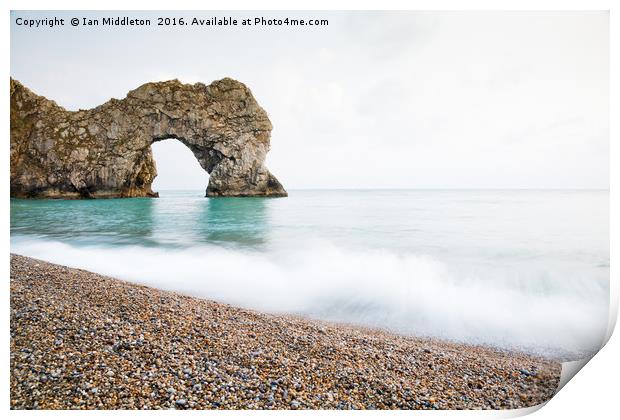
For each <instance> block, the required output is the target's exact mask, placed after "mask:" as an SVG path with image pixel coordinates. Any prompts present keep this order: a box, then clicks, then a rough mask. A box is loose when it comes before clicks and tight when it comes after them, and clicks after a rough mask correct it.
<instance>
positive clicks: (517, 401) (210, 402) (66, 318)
mask: <svg viewBox="0 0 620 420" xmlns="http://www.w3.org/2000/svg"><path fill="white" fill-rule="evenodd" d="M113 263H114V262H113V261H110V264H113ZM248 275H249V276H251V273H248ZM179 281H180V282H182V281H183V279H182V278H179ZM560 370H561V368H560V364H559V363H557V362H554V361H550V360H545V359H541V358H537V357H532V356H528V355H524V354H519V353H511V352H504V351H499V350H495V349H490V348H485V347H479V346H468V345H463V344H455V343H448V342H442V341H437V340H430V339H421V338H415V337H405V336H400V335H396V334H391V333H388V332H384V331H379V330H371V329H367V328H362V327H354V326H348V325H339V324H332V323H326V322H320V321H314V320H309V319H305V318H302V317H298V316H289V315H271V314H264V313H259V312H256V311H251V310H246V309H240V308H236V307H233V306H230V305H226V304H222V303H217V302H213V301H209V300H205V299H198V298H193V297H189V296H185V295H181V294H178V293H172V292H166V291H161V290H158V289H153V288H149V287H145V286H140V285H136V284H132V283H128V282H124V281H121V280H116V279H113V278H110V277H105V276H101V275H98V274H94V273H90V272H88V271H84V270H77V269H72V268H67V267H64V266H60V265H55V264H50V263H46V262H43V261H39V260H35V259H32V258H27V257H22V256H17V255H11V388H10V396H11V408H12V409H32V408H35V409H37V408H38V409H95V408H100V409H159V408H176V409H192V408H193V409H478V408H483V409H510V408H522V407H528V406H532V405H537V404H540V403H542V402H545V401H547V400H548V399H549V398H551V396H552V395H553V394H554V392H555V389H556V387H557V385H558V382H559V378H560Z"/></svg>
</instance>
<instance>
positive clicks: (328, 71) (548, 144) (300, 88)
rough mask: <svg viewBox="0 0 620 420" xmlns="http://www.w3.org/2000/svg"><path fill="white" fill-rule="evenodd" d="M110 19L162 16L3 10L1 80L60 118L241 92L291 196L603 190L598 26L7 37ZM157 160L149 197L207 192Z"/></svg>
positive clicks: (565, 15) (352, 25)
mask: <svg viewBox="0 0 620 420" xmlns="http://www.w3.org/2000/svg"><path fill="white" fill-rule="evenodd" d="M119 14H120V15H122V16H125V15H127V16H132V17H138V16H142V17H150V18H151V19H152V20H153V21H156V16H159V15H162V13H161V12H156V13H145V12H136V13H127V12H118V13H115V12H103V13H91V12H79V13H76V12H13V13H12V14H11V20H12V25H11V75H12V76H13V77H15V78H16V79H18V80H20V81H21V82H22V83H24V84H25V85H26V86H28V87H30V88H31V89H33V90H34V91H35V92H36V93H39V94H42V95H45V96H47V97H48V98H50V99H54V100H55V101H56V102H57V103H59V104H60V105H62V106H64V107H66V108H68V109H78V108H90V107H93V106H96V105H99V104H101V103H103V102H105V101H106V100H108V99H109V98H110V97H116V98H123V97H124V96H125V94H126V93H127V92H128V91H129V90H131V89H134V88H136V87H137V86H139V85H141V84H142V83H145V82H149V81H159V80H167V79H172V78H178V79H180V80H181V81H183V82H191V83H193V82H197V81H201V82H204V83H210V82H211V81H213V80H216V79H219V78H222V77H225V76H228V77H232V78H235V79H238V80H240V81H242V82H244V83H246V84H247V85H248V86H249V87H250V89H252V91H253V93H254V96H255V97H256V99H257V100H258V102H259V103H260V104H261V105H262V106H263V107H264V108H265V110H266V111H267V112H268V113H269V116H270V118H271V121H272V123H273V125H274V130H273V133H272V142H271V152H270V153H269V155H268V158H267V166H268V167H269V169H270V170H271V171H272V172H273V173H274V174H275V175H276V177H278V179H279V180H280V181H281V182H282V184H283V185H284V186H285V187H286V188H288V189H294V188H608V187H609V115H608V113H609V109H608V102H609V97H608V90H609V71H608V68H609V61H608V45H609V43H608V14H607V13H606V12H600V13H598V12H473V11H472V12H404V13H403V12H395V13H377V12H325V13H321V12H308V13H303V12H290V13H282V14H280V15H282V16H289V17H293V18H299V17H310V16H311V17H320V18H321V17H327V18H328V19H329V26H328V27H304V28H299V27H297V28H292V27H288V28H287V27H280V28H258V27H250V28H243V27H227V28H213V27H190V26H186V27H169V28H165V27H164V28H158V27H156V26H154V27H153V26H152V27H145V28H110V27H103V28H102V27H100V28H83V27H78V28H73V27H71V26H69V27H58V28H53V29H50V28H39V29H26V28H24V27H18V26H16V25H15V18H16V17H26V18H43V17H53V16H63V17H65V18H69V19H70V18H71V17H74V16H79V17H82V16H93V17H102V16H117V15H119ZM165 14H166V15H167V16H177V17H180V16H186V17H190V16H197V17H200V18H205V17H210V16H215V15H220V16H221V15H227V16H230V15H233V13H225V12H217V13H215V12H184V13H176V14H175V13H173V12H165ZM234 15H235V16H236V17H237V18H238V19H242V18H244V17H254V16H255V15H262V16H269V15H270V13H269V12H266V11H263V12H238V13H234ZM271 15H274V14H271ZM154 151H155V158H156V162H157V165H158V170H159V173H160V176H159V177H158V178H157V179H156V182H155V189H156V190H157V189H171V188H197V189H204V188H205V187H206V177H205V175H204V174H203V173H202V169H201V168H200V167H199V165H198V163H197V162H196V161H195V159H194V158H193V156H192V155H191V152H189V150H188V149H186V148H185V146H183V145H181V144H180V143H179V142H177V141H172V140H171V141H166V142H161V143H158V144H156V145H155V146H154Z"/></svg>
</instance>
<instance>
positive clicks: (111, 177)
mask: <svg viewBox="0 0 620 420" xmlns="http://www.w3.org/2000/svg"><path fill="white" fill-rule="evenodd" d="M271 128H272V126H271V122H270V121H269V117H268V116H267V113H266V112H265V111H264V110H263V109H262V108H261V107H260V106H259V105H258V103H257V102H256V100H255V99H254V97H253V96H252V93H251V92H250V90H249V89H248V88H247V87H246V86H245V85H244V84H242V83H240V82H238V81H236V80H232V79H229V78H225V79H222V80H218V81H215V82H213V83H211V84H210V85H209V86H206V85H204V84H202V83H196V84H194V85H189V84H183V83H181V82H179V81H178V80H171V81H167V82H159V83H147V84H144V85H142V86H140V87H139V88H137V89H135V90H132V91H131V92H129V93H128V94H127V97H126V98H124V99H122V100H118V99H111V100H110V101H108V102H106V103H104V104H103V105H100V106H98V107H96V108H93V109H89V110H79V111H75V112H72V111H67V110H65V109H64V108H62V107H60V106H58V105H57V104H56V103H55V102H53V101H50V100H48V99H46V98H44V97H42V96H38V95H36V94H34V93H33V92H31V91H30V90H29V89H28V88H26V87H25V86H23V85H22V84H21V83H19V82H18V81H16V80H13V79H11V196H12V197H43V198H46V197H47V198H99V197H157V195H158V194H157V193H155V192H153V191H152V190H151V183H152V182H153V179H154V178H155V176H156V175H157V170H156V168H155V162H154V160H153V153H152V151H151V144H152V143H153V142H156V141H158V140H163V139H168V138H175V139H178V140H179V141H181V142H183V144H185V145H186V146H187V147H188V148H189V149H190V150H191V151H192V152H193V153H194V155H195V156H196V159H198V162H200V165H201V166H202V167H203V168H204V169H205V170H206V171H207V172H208V173H209V174H210V176H209V185H208V187H207V191H206V195H207V196H208V197H216V196H235V197H242V196H243V197H245V196H286V195H287V193H286V191H285V190H284V188H283V187H282V185H281V184H280V183H279V182H278V180H277V179H276V178H275V177H274V176H273V175H272V174H271V173H270V172H269V171H268V170H267V168H266V167H265V165H264V161H265V156H266V154H267V152H268V151H269V139H270V136H271Z"/></svg>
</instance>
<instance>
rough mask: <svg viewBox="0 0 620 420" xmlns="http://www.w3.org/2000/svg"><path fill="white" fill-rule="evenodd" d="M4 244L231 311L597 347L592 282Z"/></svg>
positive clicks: (233, 255) (567, 353)
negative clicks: (205, 300) (210, 301)
mask: <svg viewBox="0 0 620 420" xmlns="http://www.w3.org/2000/svg"><path fill="white" fill-rule="evenodd" d="M11 241H12V252H14V253H18V254H21V255H27V256H32V257H35V258H40V259H43V260H47V261H51V262H54V263H59V264H63V265H67V266H71V267H78V268H83V269H87V270H91V271H94V272H97V273H102V274H106V275H110V276H114V277H117V278H120V279H124V280H128V281H133V282H137V283H141V284H145V285H149V286H153V287H157V288H161V289H165V290H172V291H177V292H182V293H186V294H189V295H193V296H198V297H205V298H210V299H215V300H218V301H222V302H227V303H231V304H233V305H238V306H243V307H247V308H252V309H257V310H261V311H269V312H290V313H298V314H305V315H309V316H312V317H317V318H322V319H328V320H333V321H342V322H351V323H356V324H362V325H370V326H378V327H383V328H387V329H390V330H394V331H397V332H401V333H406V334H415V335H423V336H433V337H438V338H443V339H450V340H456V341H464V342H469V343H479V344H488V345H494V346H498V347H503V348H509V349H519V350H525V351H529V352H532V353H538V354H542V355H547V356H554V357H561V358H571V357H573V358H574V357H577V356H578V355H583V354H584V353H590V352H594V351H597V350H598V349H599V347H600V346H601V341H602V339H603V337H604V334H605V329H606V327H607V319H608V316H607V311H608V296H609V295H608V293H609V292H608V290H607V288H606V286H605V285H601V284H600V283H597V282H596V281H583V279H570V278H552V279H549V278H543V279H533V278H529V279H528V281H523V280H522V279H521V277H520V276H519V275H516V274H518V273H516V274H515V273H514V272H512V271H510V270H505V272H504V273H502V272H501V271H488V272H486V271H477V272H476V271H469V272H467V271H466V270H465V271H463V270H460V269H459V268H458V267H454V266H451V265H450V264H449V263H447V262H445V261H440V260H438V259H437V257H430V256H424V255H410V254H409V255H408V254H397V253H394V252H388V251H354V250H351V249H344V248H340V247H337V246H334V245H332V244H331V243H329V242H325V241H308V242H306V243H305V244H304V245H303V246H302V247H300V248H297V249H291V248H290V247H289V248H285V249H275V250H271V251H267V252H265V251H262V252H258V251H250V250H232V249H226V248H221V247H217V246H211V245H202V246H195V247H190V248H185V249H164V248H148V247H138V246H123V247H103V246H91V247H85V246H79V247H78V246H72V245H69V244H67V243H63V242H57V241H50V240H41V239H33V238H32V237H22V236H13V237H12V238H11ZM498 276H503V278H498ZM489 277H493V278H489ZM541 284H544V287H541Z"/></svg>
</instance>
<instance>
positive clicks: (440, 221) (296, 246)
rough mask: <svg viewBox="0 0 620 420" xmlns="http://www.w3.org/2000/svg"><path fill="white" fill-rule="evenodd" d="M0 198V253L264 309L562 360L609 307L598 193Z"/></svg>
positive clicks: (600, 329)
mask: <svg viewBox="0 0 620 420" xmlns="http://www.w3.org/2000/svg"><path fill="white" fill-rule="evenodd" d="M160 194H161V198H159V199H142V198H135V199H112V200H79V201H73V200H17V199H12V200H11V251H12V252H15V253H18V254H22V255H28V256H33V257H37V258H41V259H44V260H48V261H51V262H56V263H60V264H64V265H68V266H72V267H79V268H85V269H88V270H91V271H95V272H99V273H103V274H107V275H111V276H114V277H118V278H121V279H126V280H130V281H134V282H138V283H142V284H146V285H151V286H154V287H159V288H163V289H167V290H175V291H179V292H183V293H187V294H191V295H195V296H200V297H208V298H211V299H215V300H219V301H223V302H227V303H231V304H234V305H238V306H243V307H248V308H253V309H258V310H263V311H269V312H290V313H297V314H302V315H308V316H311V317H315V318H321V319H326V320H333V321H340V322H351V323H355V324H362V325H369V326H378V327H382V328H387V329H390V330H393V331H396V332H400V333H405V334H414V335H423V336H432V337H438V338H443V339H449V340H456V341H464V342H469V343H478V344H488V345H493V346H499V347H502V348H508V349H519V350H524V351H527V352H531V353H536V354H542V355H546V356H552V357H558V358H565V359H571V358H576V357H580V356H583V355H584V354H585V353H589V352H593V351H596V350H597V349H598V348H599V347H600V345H601V341H602V339H603V337H604V335H605V331H606V328H607V320H608V309H609V193H608V192H607V191H565V190H562V191H549V190H545V191H532V190H505V191H501V190H458V191H450V190H299V191H294V190H293V191H290V196H289V197H288V198H278V199H273V198H272V199H269V198H265V199H263V198H216V199H206V198H204V197H203V195H204V193H203V191H162V192H160Z"/></svg>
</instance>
